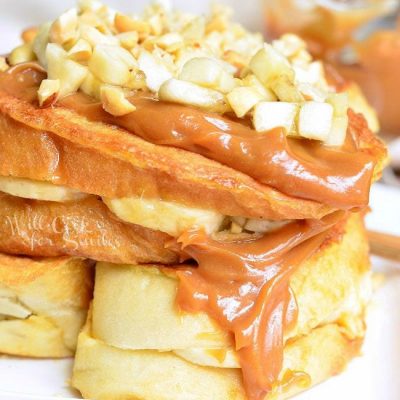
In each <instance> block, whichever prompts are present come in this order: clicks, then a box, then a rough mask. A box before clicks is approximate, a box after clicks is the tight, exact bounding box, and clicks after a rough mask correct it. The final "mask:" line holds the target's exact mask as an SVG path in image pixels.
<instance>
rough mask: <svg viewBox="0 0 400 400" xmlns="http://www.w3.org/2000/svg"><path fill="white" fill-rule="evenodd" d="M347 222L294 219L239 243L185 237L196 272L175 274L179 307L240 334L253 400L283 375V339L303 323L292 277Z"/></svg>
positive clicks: (198, 233)
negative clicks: (201, 313) (332, 230)
mask: <svg viewBox="0 0 400 400" xmlns="http://www.w3.org/2000/svg"><path fill="white" fill-rule="evenodd" d="M343 217H344V213H343V212H336V213H334V214H331V215H329V216H327V217H325V218H323V219H321V220H302V221H296V222H293V223H291V224H289V225H287V226H285V227H283V228H281V229H279V230H277V231H274V232H270V233H266V234H265V235H264V236H262V237H258V238H254V237H251V238H248V239H243V240H241V241H237V240H236V241H232V242H226V241H225V242H224V241H219V240H215V239H213V238H210V237H207V236H206V235H205V234H204V232H201V231H191V232H187V233H185V234H184V235H182V236H181V237H180V238H179V240H178V241H179V242H180V243H181V246H182V248H183V251H184V252H186V253H187V254H188V255H189V256H190V257H192V258H194V259H195V260H196V261H197V263H198V268H186V269H182V270H180V271H178V272H177V275H178V278H179V280H180V285H179V289H178V294H177V301H178V304H179V306H180V307H181V308H182V309H183V310H185V311H188V312H199V311H204V312H206V313H207V314H208V315H210V316H211V317H212V318H213V319H214V320H216V321H217V322H218V324H219V325H220V326H221V327H223V328H224V329H225V330H226V331H228V332H230V333H232V334H233V335H234V338H235V345H236V350H237V352H238V356H239V360H240V365H241V368H242V373H243V379H244V386H245V389H246V392H247V394H248V396H249V398H250V399H253V400H261V399H263V398H264V396H265V395H266V394H267V393H268V392H269V391H271V390H272V388H273V384H274V383H275V382H276V381H277V380H278V377H279V374H280V372H281V369H282V362H283V346H284V333H285V332H287V331H288V330H290V329H291V327H293V326H294V324H295V323H296V319H297V305H296V300H295V298H294V295H293V292H292V291H291V289H290V287H289V281H290V277H291V276H292V274H293V273H294V271H296V269H297V268H298V267H299V266H300V265H301V263H302V262H303V261H305V260H307V259H308V258H309V257H311V256H312V255H313V254H314V253H315V252H316V251H317V250H318V248H319V247H320V246H321V245H322V243H323V242H324V240H325V239H326V238H327V237H328V235H329V231H330V228H332V227H333V226H334V225H335V224H336V223H338V222H340V221H341V220H343Z"/></svg>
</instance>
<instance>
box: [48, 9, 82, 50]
mask: <svg viewBox="0 0 400 400" xmlns="http://www.w3.org/2000/svg"><path fill="white" fill-rule="evenodd" d="M77 28H78V12H77V9H76V8H71V9H70V10H68V11H66V12H65V13H64V14H61V15H60V16H59V17H58V18H57V19H56V20H55V21H54V22H53V24H52V25H51V28H50V41H52V42H53V43H57V44H61V45H62V44H64V43H66V42H68V41H69V40H72V39H75V37H76V30H77Z"/></svg>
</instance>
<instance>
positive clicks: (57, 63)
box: [46, 43, 88, 98]
mask: <svg viewBox="0 0 400 400" xmlns="http://www.w3.org/2000/svg"><path fill="white" fill-rule="evenodd" d="M46 59H47V75H48V78H49V79H52V80H55V79H59V81H60V91H59V98H61V97H64V96H67V95H68V94H71V93H74V92H76V91H77V90H78V89H79V87H80V86H81V84H82V82H83V81H84V80H85V78H86V76H87V73H88V69H87V67H85V66H83V65H81V64H78V63H77V62H75V61H72V60H69V59H68V58H67V53H66V51H65V50H63V48H62V47H61V46H59V45H57V44H54V43H49V44H48V45H47V49H46Z"/></svg>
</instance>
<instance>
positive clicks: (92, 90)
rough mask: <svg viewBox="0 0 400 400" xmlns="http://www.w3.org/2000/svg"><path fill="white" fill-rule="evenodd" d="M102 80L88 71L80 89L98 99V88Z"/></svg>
mask: <svg viewBox="0 0 400 400" xmlns="http://www.w3.org/2000/svg"><path fill="white" fill-rule="evenodd" d="M102 85H103V82H102V81H101V80H100V79H98V78H96V77H95V76H94V75H93V74H92V73H91V72H90V71H88V73H87V75H86V78H85V80H84V81H83V82H82V85H81V87H80V90H82V92H83V93H86V94H87V95H89V96H92V97H94V98H95V99H98V100H99V99H100V89H101V87H102Z"/></svg>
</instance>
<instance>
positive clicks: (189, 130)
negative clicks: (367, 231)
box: [0, 65, 375, 209]
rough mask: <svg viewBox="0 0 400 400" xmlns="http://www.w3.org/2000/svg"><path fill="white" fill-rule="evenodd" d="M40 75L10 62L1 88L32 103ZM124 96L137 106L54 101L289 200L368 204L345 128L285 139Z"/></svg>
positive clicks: (366, 162) (364, 160)
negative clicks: (324, 137) (335, 141)
mask: <svg viewBox="0 0 400 400" xmlns="http://www.w3.org/2000/svg"><path fill="white" fill-rule="evenodd" d="M44 77H45V75H44V73H43V72H41V71H40V70H36V69H35V68H33V67H32V66H29V65H28V66H27V67H26V68H23V66H20V67H17V68H15V67H14V69H12V70H9V71H8V72H6V73H2V74H1V75H0V89H3V90H5V91H7V92H8V93H11V94H13V95H15V96H17V97H20V98H22V99H25V100H27V101H30V102H32V101H35V100H34V99H35V97H34V96H35V93H36V90H37V86H38V84H39V83H40V81H41V80H42V79H43V78H44ZM130 100H131V101H132V103H134V104H135V106H136V111H134V112H132V113H130V114H128V115H126V116H123V117H114V116H112V115H110V114H108V113H107V112H105V111H104V110H103V108H102V106H101V104H100V103H98V102H96V101H95V100H94V99H92V98H90V97H88V96H86V95H84V94H83V93H76V94H73V95H70V96H68V97H66V98H64V99H61V100H60V101H58V102H57V106H58V107H66V108H69V109H72V110H74V111H76V112H78V113H80V114H82V115H84V116H85V117H87V118H88V119H90V120H95V121H102V122H105V123H109V124H113V125H118V126H120V127H123V128H125V129H126V130H128V131H129V132H131V133H133V134H135V135H137V136H139V137H141V138H143V139H145V140H147V141H149V142H152V143H154V144H158V145H164V146H173V147H177V148H180V149H184V150H188V151H191V152H194V153H198V154H201V155H203V156H205V157H208V158H210V159H212V160H215V161H219V162H220V163H222V164H224V165H226V166H229V167H232V168H234V169H235V170H238V171H241V172H243V173H245V174H248V175H249V176H251V177H252V178H254V179H256V180H257V181H258V182H260V183H263V184H266V185H269V186H271V187H273V188H275V189H277V190H279V191H281V192H283V193H285V194H287V195H290V196H293V197H298V198H302V199H308V200H314V201H317V202H320V203H323V204H327V205H330V206H333V207H335V208H339V209H351V208H360V207H364V206H366V205H367V204H368V197H369V188H370V184H371V179H372V174H373V170H374V165H375V161H374V158H373V157H371V156H370V155H369V154H367V153H365V152H363V151H360V150H358V149H357V146H356V145H355V143H354V142H353V140H352V137H351V135H352V134H351V133H348V138H347V139H348V140H347V145H346V146H343V147H342V148H329V147H326V146H324V145H323V144H322V143H320V142H318V141H313V140H307V139H297V138H296V139H293V138H288V137H287V136H286V135H285V131H284V129H281V128H278V129H274V130H272V131H270V132H265V133H258V132H255V131H254V130H253V129H252V128H250V127H249V126H248V124H247V123H246V121H240V122H239V120H235V119H230V118H227V117H225V116H221V115H219V114H214V113H207V112H204V111H200V110H197V109H194V108H191V107H187V106H182V105H177V104H171V103H165V102H161V101H157V100H155V99H154V98H151V97H150V96H146V95H143V94H142V95H140V96H134V97H132V98H130Z"/></svg>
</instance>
